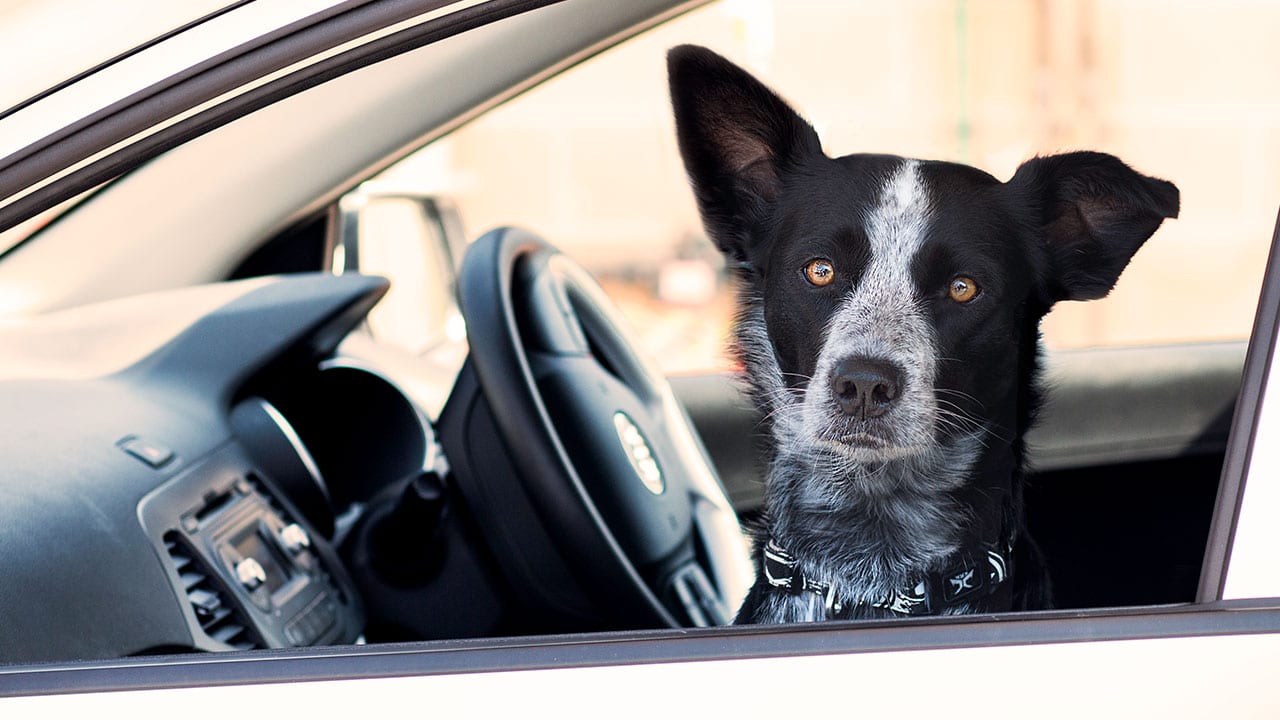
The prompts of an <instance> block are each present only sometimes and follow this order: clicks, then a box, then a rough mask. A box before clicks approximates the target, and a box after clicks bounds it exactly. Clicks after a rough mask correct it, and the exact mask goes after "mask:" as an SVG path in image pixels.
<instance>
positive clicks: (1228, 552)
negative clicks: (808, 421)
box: [0, 241, 1280, 717]
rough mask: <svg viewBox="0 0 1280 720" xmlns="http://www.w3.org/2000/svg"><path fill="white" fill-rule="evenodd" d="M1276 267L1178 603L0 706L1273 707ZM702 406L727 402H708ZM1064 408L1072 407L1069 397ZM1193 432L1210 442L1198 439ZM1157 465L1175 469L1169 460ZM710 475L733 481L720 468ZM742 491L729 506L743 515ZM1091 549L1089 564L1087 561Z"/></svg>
mask: <svg viewBox="0 0 1280 720" xmlns="http://www.w3.org/2000/svg"><path fill="white" fill-rule="evenodd" d="M1273 245H1274V241H1273ZM1273 257H1274V253H1273ZM1278 272H1280V271H1277V269H1276V267H1274V263H1273V267H1271V268H1270V270H1269V272H1268V277H1267V280H1266V284H1265V286H1264V293H1263V296H1262V303H1261V308H1262V312H1260V313H1258V316H1257V320H1256V325H1255V329H1254V332H1253V336H1252V342H1251V351H1250V352H1249V354H1248V355H1247V357H1246V358H1245V359H1244V365H1243V368H1244V380H1243V383H1242V386H1241V387H1242V389H1241V391H1240V394H1239V401H1238V403H1236V405H1235V409H1234V411H1233V412H1234V414H1233V415H1232V417H1233V418H1234V420H1233V429H1232V433H1231V435H1230V437H1229V440H1227V442H1226V445H1225V447H1224V448H1222V450H1223V451H1225V463H1223V465H1224V470H1223V475H1222V482H1221V484H1217V483H1214V487H1213V488H1212V493H1211V494H1213V495H1214V497H1215V500H1216V502H1215V503H1214V504H1213V505H1212V506H1211V508H1212V509H1211V511H1210V512H1209V513H1207V514H1208V517H1207V518H1205V520H1206V527H1205V534H1206V537H1207V542H1204V543H1201V545H1200V547H1199V549H1198V550H1199V552H1202V553H1203V555H1204V570H1203V571H1202V573H1200V574H1199V579H1198V585H1197V590H1196V592H1195V594H1194V597H1192V598H1188V600H1194V601H1195V602H1189V603H1186V604H1177V605H1161V606H1156V607H1131V608H1121V609H1114V608H1112V609H1084V610H1066V611H1053V612H1048V613H1037V614H1029V615H1004V616H993V617H981V618H930V619H912V620H890V621H877V622H869V623H830V624H822V625H812V626H802V625H797V626H787V627H757V628H725V629H710V630H680V631H645V632H626V633H614V634H590V635H579V636H556V637H531V638H495V639H488V640H481V641H439V642H424V643H406V644H395V645H383V646H358V645H357V646H350V647H334V648H315V649H302V650H284V651H272V652H250V653H228V654H225V655H179V656H160V657H143V658H129V659H122V660H115V661H92V662H75V663H57V664H50V665H47V666H38V667H32V666H9V667H5V668H2V669H0V709H2V710H4V711H5V714H6V716H11V717H22V716H31V715H35V714H37V713H58V714H69V713H71V712H94V713H99V714H101V713H105V714H107V715H108V716H112V715H123V714H126V713H128V714H131V715H133V714H139V713H146V714H156V715H158V714H161V713H165V714H169V713H172V714H178V713H181V714H183V715H184V716H192V717H213V716H215V715H216V716H218V717H222V716H225V715H226V714H227V713H228V712H236V711H240V712H243V711H244V709H245V708H246V707H247V708H251V709H252V710H253V711H255V712H256V711H259V710H261V711H265V712H316V713H325V714H328V715H336V714H339V713H343V714H345V713H348V712H364V713H368V712H370V711H378V710H385V711H388V712H403V711H404V710H405V708H406V707H410V708H414V709H416V708H418V707H421V708H422V712H423V714H425V713H427V712H431V713H436V712H440V713H443V712H449V711H453V710H458V711H463V712H468V713H472V714H482V713H483V714H488V713H490V712H492V713H495V714H496V713H497V712H510V713H515V712H521V713H529V712H530V711H531V710H534V711H546V712H556V713H557V714H560V715H565V716H587V715H590V716H592V717H595V716H598V715H600V714H602V713H608V714H617V715H622V716H640V715H651V714H653V713H657V712H663V713H667V714H674V715H684V714H692V712H704V711H713V712H740V713H743V714H747V715H764V714H769V715H773V714H776V713H778V712H823V713H828V712H829V713H854V712H860V711H861V712H865V711H874V710H877V709H880V710H887V711H890V712H902V711H903V710H904V708H905V709H907V710H909V711H911V712H937V713H946V714H947V715H952V714H970V715H972V714H978V713H982V714H984V715H985V714H990V713H995V714H1013V713H1017V714H1019V715H1025V714H1034V715H1043V716H1048V717H1053V716H1055V715H1057V716H1078V715H1080V714H1083V713H1084V712H1088V711H1108V710H1109V711H1111V712H1117V711H1118V712H1126V711H1128V712H1131V713H1135V714H1136V713H1149V714H1152V715H1157V716H1177V715H1186V716H1203V715H1206V714H1208V713H1210V712H1215V711H1216V712H1225V713H1226V714H1227V715H1229V716H1234V715H1245V714H1249V713H1255V714H1258V715H1263V716H1265V715H1266V714H1267V712H1268V711H1273V710H1274V709H1275V701H1274V693H1273V692H1271V691H1270V683H1271V680H1272V678H1271V676H1272V675H1273V674H1274V673H1273V669H1274V667H1275V662H1276V659H1277V655H1278V654H1280V609H1278V607H1280V606H1278V604H1277V603H1276V601H1275V598H1276V597H1280V588H1277V587H1276V584H1277V583H1276V580H1277V578H1276V575H1275V574H1274V572H1273V571H1272V570H1271V568H1270V567H1268V565H1269V563H1267V562H1266V561H1265V558H1267V557H1268V556H1269V555H1271V556H1273V554H1274V552H1273V551H1274V549H1275V547H1276V544H1277V543H1276V542H1275V540H1274V537H1273V536H1272V534H1271V533H1269V532H1268V530H1269V528H1268V527H1267V526H1268V525H1269V523H1268V522H1267V519H1268V518H1270V517H1272V515H1273V513H1274V512H1275V509H1276V508H1275V501H1274V500H1273V499H1270V498H1269V497H1268V495H1269V492H1271V491H1273V489H1274V486H1275V483H1274V481H1273V479H1274V477H1275V474H1274V472H1272V471H1271V469H1270V464H1269V463H1270V462H1271V461H1270V460H1268V459H1267V458H1269V457H1270V456H1269V455H1268V454H1267V451H1266V449H1267V448H1269V447H1274V446H1275V445H1276V438H1273V437H1271V436H1272V435H1273V434H1274V433H1275V430H1274V429H1273V428H1274V426H1273V424H1272V421H1271V420H1270V418H1272V417H1273V416H1274V414H1275V412H1276V410H1275V408H1272V407H1271V406H1270V405H1268V404H1267V403H1266V400H1265V398H1266V395H1265V390H1266V388H1267V386H1268V384H1269V379H1270V378H1269V371H1270V368H1271V367H1272V363H1271V359H1272V357H1271V354H1272V352H1273V346H1274V336H1275V322H1276V317H1275V308H1276V307H1277V304H1278V303H1280V291H1278V290H1277V287H1280V284H1278V283H1280V277H1277V273H1278ZM1209 354H1213V353H1209ZM1222 355H1223V356H1224V357H1223V358H1220V359H1219V360H1218V361H1217V362H1218V363H1219V364H1220V365H1221V366H1222V367H1223V368H1227V369H1220V370H1218V371H1215V372H1219V373H1221V374H1222V375H1224V376H1226V375H1230V373H1231V371H1230V369H1229V367H1230V364H1231V360H1230V358H1229V357H1225V356H1229V355H1230V353H1229V352H1223V353H1222ZM723 382H724V380H723V376H721V375H712V376H708V378H707V379H694V380H691V381H690V382H689V388H688V390H687V393H686V397H693V396H694V395H696V394H698V393H699V392H703V391H705V392H706V393H707V394H710V395H717V396H718V397H719V398H720V399H713V400H711V401H708V407H709V408H710V409H709V410H708V411H706V413H700V411H699V410H698V409H697V408H698V404H697V403H696V402H695V403H694V405H695V408H694V413H695V415H698V414H706V415H710V419H704V422H706V423H709V424H708V425H706V427H712V426H713V425H714V423H715V422H723V423H725V424H726V426H728V427H739V428H741V427H744V426H745V425H748V424H751V423H752V422H753V421H750V420H747V419H746V418H749V417H750V415H749V411H743V410H742V409H741V408H740V407H739V406H738V405H737V402H738V401H737V400H727V398H733V397H734V396H733V395H732V394H731V393H730V392H728V391H726V390H723V389H721V390H716V389H715V387H716V385H715V384H717V383H723ZM1188 383H1189V384H1187V385H1182V384H1180V383H1174V386H1173V390H1171V394H1172V395H1179V394H1180V392H1179V389H1180V388H1181V389H1186V388H1188V387H1191V386H1192V383H1190V381H1188ZM1082 384H1083V385H1084V387H1085V388H1086V389H1088V385H1087V383H1083V381H1082ZM1120 384H1121V385H1123V386H1127V383H1120ZM1208 384H1209V385H1210V386H1212V387H1216V385H1215V382H1214V381H1210V382H1209V383H1208ZM1082 392H1083V390H1082ZM1214 392H1215V391H1213V390H1212V389H1211V390H1209V391H1206V395H1205V396H1204V397H1205V398H1207V399H1206V400H1204V402H1203V403H1200V402H1196V403H1193V404H1195V405H1197V406H1199V405H1201V404H1203V405H1204V406H1205V408H1206V413H1207V414H1208V415H1212V416H1213V417H1214V418H1217V417H1218V416H1219V415H1220V414H1221V411H1222V410H1223V408H1222V407H1220V403H1221V402H1230V401H1231V398H1230V397H1225V396H1219V395H1227V394H1229V393H1222V392H1221V391H1219V395H1215V394H1214ZM1193 397H1197V398H1198V397H1200V396H1198V395H1196V396H1193ZM1215 398H1216V399H1215ZM694 399H695V400H696V398H694ZM1122 401H1123V398H1122ZM720 404H728V405H729V407H731V408H733V410H732V412H730V411H726V410H721V409H718V405H720ZM1081 405H1082V406H1083V407H1086V408H1087V407H1089V403H1088V402H1087V401H1081ZM735 413H738V414H735ZM1153 414H1154V413H1153ZM735 423H736V425H735ZM1070 426H1071V424H1067V427H1068V428H1070ZM706 433H707V435H708V436H709V437H710V436H712V435H713V432H712V431H711V430H707V431H706ZM727 435H729V436H730V439H731V440H732V442H731V443H729V444H728V447H729V449H728V450H727V451H725V452H727V453H728V454H730V455H734V456H737V457H747V456H748V453H747V452H746V447H747V446H746V445H744V444H743V443H744V442H746V440H745V438H746V437H748V435H749V434H748V433H745V432H740V431H730V432H729V433H727ZM1176 437H1182V436H1176ZM1184 442H1185V439H1184V440H1178V439H1176V438H1175V440H1173V441H1172V442H1171V443H1170V444H1171V445H1173V446H1175V447H1178V448H1181V447H1183V443H1184ZM1207 442H1208V446H1209V447H1216V446H1214V445H1213V443H1214V442H1215V440H1214V439H1213V437H1210V438H1209V439H1208V441H1207ZM1216 442H1219V443H1221V438H1219V439H1218V440H1217V441H1216ZM1095 444H1097V443H1095ZM1138 444H1141V443H1138ZM1155 444H1158V443H1155ZM1092 449H1093V450H1094V451H1097V452H1102V451H1105V450H1107V448H1102V449H1101V450H1099V449H1098V448H1092ZM1121 450H1123V451H1124V452H1131V451H1132V448H1127V447H1122V448H1121ZM1124 457H1126V458H1128V459H1132V458H1133V457H1134V456H1124ZM1170 457H1174V458H1176V459H1177V460H1178V461H1179V462H1180V461H1182V460H1183V458H1182V456H1181V455H1179V454H1177V453H1176V452H1175V453H1174V454H1173V455H1171V456H1170ZM1125 464H1128V463H1125ZM748 465H749V463H748ZM724 467H725V474H726V475H727V476H729V477H732V476H733V471H732V470H731V469H730V467H731V466H729V465H725V466H724ZM1068 467H1070V466H1068ZM1158 480H1159V477H1156V478H1154V480H1153V482H1154V481H1158ZM743 497H744V498H746V499H744V500H743V503H744V505H743V507H744V509H747V510H750V509H751V508H752V507H754V505H753V504H752V503H753V501H752V500H750V498H749V496H746V495H744V496H743ZM1140 501H1141V498H1135V502H1140ZM1241 529H1244V530H1246V531H1247V534H1241ZM1238 558H1239V560H1238V561H1237V559H1238ZM1246 558H1248V559H1246ZM1105 560H1106V558H1099V559H1098V563H1099V565H1100V566H1101V565H1102V564H1103V562H1104V561H1105Z"/></svg>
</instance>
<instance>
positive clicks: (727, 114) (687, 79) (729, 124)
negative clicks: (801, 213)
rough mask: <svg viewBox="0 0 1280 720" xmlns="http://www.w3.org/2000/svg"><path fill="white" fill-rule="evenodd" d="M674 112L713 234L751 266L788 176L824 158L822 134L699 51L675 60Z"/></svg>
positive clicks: (678, 51)
mask: <svg viewBox="0 0 1280 720" xmlns="http://www.w3.org/2000/svg"><path fill="white" fill-rule="evenodd" d="M667 72H668V76H669V79H670V82H671V104H672V107H673V108H674V110H675V118H676V136H677V138H678V139H679V143H680V154H681V155H682V156H683V157H684V164H685V169H686V170H687V171H688V173H689V180H690V182H691V183H692V184H693V192H694V196H695V197H696V198H697V201H698V210H699V211H700V212H701V213H702V221H703V224H704V225H705V226H706V229H707V233H708V234H709V235H711V239H712V240H714V241H715V243H716V245H717V246H719V248H720V250H721V251H722V252H724V253H725V254H727V255H728V256H730V258H732V259H733V260H735V261H737V262H738V263H741V264H749V260H748V255H749V253H748V250H749V249H750V242H751V229H752V227H753V226H754V225H755V224H756V223H758V222H759V221H760V220H761V219H762V218H763V217H764V214H765V212H766V211H767V209H768V207H769V205H770V203H772V201H773V200H774V199H775V198H776V197H777V195H778V193H779V191H780V190H781V187H782V183H783V180H784V177H785V174H786V171H787V170H788V169H789V168H790V167H792V166H794V165H795V164H797V163H798V162H799V161H801V160H802V159H804V158H805V157H808V156H811V155H814V154H821V153H822V145H821V143H820V142H819V140H818V134H817V133H816V132H814V130H813V128H812V127H811V126H810V125H809V124H808V123H807V122H805V121H804V120H803V119H802V118H801V117H800V116H799V115H797V114H796V112H795V111H794V110H792V109H791V107H790V106H789V105H787V103H786V102H785V101H783V99H782V98H780V97H778V96H777V95H776V94H774V92H773V91H771V90H769V88H767V87H765V86H764V84H762V83H761V82H760V81H759V80H756V79H755V78H754V77H752V76H751V75H750V74H749V73H747V71H745V70H743V69H742V68H740V67H738V66H737V65H734V64H733V63H731V62H729V61H728V60H726V59H724V58H723V57H721V56H719V55H717V54H716V53H714V52H712V51H710V50H708V49H706V48H703V47H698V46H697V45H680V46H678V47H675V48H672V50H671V51H670V52H669V53H667Z"/></svg>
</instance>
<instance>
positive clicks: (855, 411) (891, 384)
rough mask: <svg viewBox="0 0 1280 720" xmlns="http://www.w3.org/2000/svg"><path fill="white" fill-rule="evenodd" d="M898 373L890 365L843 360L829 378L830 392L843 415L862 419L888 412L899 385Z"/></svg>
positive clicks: (852, 358)
mask: <svg viewBox="0 0 1280 720" xmlns="http://www.w3.org/2000/svg"><path fill="white" fill-rule="evenodd" d="M901 378H902V371H901V370H899V369H898V367H897V366H896V365H894V364H892V363H889V362H885V361H882V360H872V359H871V358H865V357H847V358H845V359H844V360H841V361H840V364H839V365H836V369H835V372H833V373H832V374H831V392H832V394H834V395H835V399H836V404H837V405H839V406H840V411H841V412H843V413H844V414H845V415H851V416H853V417H860V418H862V419H864V420H865V419H868V418H875V417H880V416H881V415H883V414H885V413H886V412H888V411H889V407H890V406H891V405H893V401H894V400H895V399H897V397H898V388H899V387H901V385H902V380H901Z"/></svg>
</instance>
